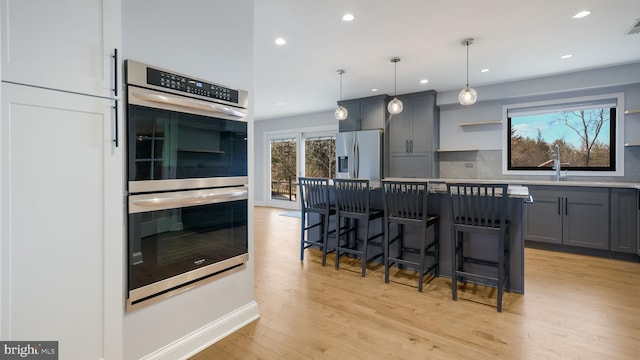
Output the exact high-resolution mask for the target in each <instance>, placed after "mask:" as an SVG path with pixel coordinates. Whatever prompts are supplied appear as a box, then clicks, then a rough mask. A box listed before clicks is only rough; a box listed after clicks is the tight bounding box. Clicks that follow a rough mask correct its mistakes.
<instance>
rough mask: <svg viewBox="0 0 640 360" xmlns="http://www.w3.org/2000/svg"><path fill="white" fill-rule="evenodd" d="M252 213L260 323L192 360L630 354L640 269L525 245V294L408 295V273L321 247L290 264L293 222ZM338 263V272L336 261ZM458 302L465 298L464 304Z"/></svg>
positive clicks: (639, 319) (639, 302)
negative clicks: (498, 299) (325, 255)
mask: <svg viewBox="0 0 640 360" xmlns="http://www.w3.org/2000/svg"><path fill="white" fill-rule="evenodd" d="M281 212H283V210H281V209H273V208H265V207H257V208H256V210H255V218H256V220H255V229H256V232H255V298H256V301H257V303H258V308H259V312H260V315H261V318H260V319H258V320H257V321H254V322H253V323H251V324H249V325H247V326H245V327H244V328H242V329H240V330H239V331H237V332H235V333H234V334H231V335H230V336H228V337H226V338H224V339H222V340H221V341H219V342H218V343H216V344H214V345H212V346H211V347H209V348H207V349H206V350H204V351H203V352H201V353H200V354H198V355H196V356H194V357H193V358H192V359H193V360H203V359H489V358H500V359H607V360H611V359H638V358H640V264H639V263H631V262H623V261H616V260H609V259H601V258H593V257H586V256H579V255H572V254H564V253H556V252H548V251H544V250H536V249H529V248H527V249H526V250H525V294H524V295H521V294H515V293H508V294H506V297H505V299H504V303H503V304H504V305H503V307H504V308H503V312H502V313H498V312H496V309H495V307H494V304H495V292H494V291H492V290H488V289H487V288H483V287H475V286H467V287H466V288H465V289H463V290H462V292H459V295H458V297H459V299H458V301H453V300H451V281H450V280H449V279H446V278H435V279H433V280H432V281H431V282H430V283H427V284H425V286H424V290H423V291H424V292H423V293H419V292H418V290H417V281H416V280H415V278H414V277H413V275H412V274H411V273H395V274H394V276H393V277H392V282H391V283H389V284H385V283H384V269H383V268H382V267H381V266H378V265H370V266H369V268H368V270H367V276H366V277H365V278H362V277H360V274H359V270H358V266H359V263H356V262H353V263H352V264H350V262H351V260H344V261H342V260H341V268H340V270H338V271H336V270H334V257H333V256H331V257H330V260H329V261H328V262H327V266H326V267H322V266H321V263H320V260H321V257H320V256H319V255H320V252H319V251H317V250H306V251H305V259H304V261H303V262H300V260H299V251H300V250H299V246H300V243H299V226H300V219H297V218H291V217H285V216H280V215H279V214H280V213H281ZM342 265H344V267H343V266H342ZM463 299H467V300H463Z"/></svg>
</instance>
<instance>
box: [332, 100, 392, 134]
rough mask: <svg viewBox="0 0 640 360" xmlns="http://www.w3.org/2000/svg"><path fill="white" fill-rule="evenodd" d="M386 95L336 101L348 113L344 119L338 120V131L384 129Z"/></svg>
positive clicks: (386, 114)
mask: <svg viewBox="0 0 640 360" xmlns="http://www.w3.org/2000/svg"><path fill="white" fill-rule="evenodd" d="M387 100H388V96H387V95H377V96H371V97H366V98H361V99H353V100H344V101H338V105H342V106H344V107H345V108H346V109H347V111H348V112H349V115H348V116H347V118H346V119H345V120H342V121H338V130H339V131H357V130H372V129H384V123H385V121H386V119H387V116H388V113H387Z"/></svg>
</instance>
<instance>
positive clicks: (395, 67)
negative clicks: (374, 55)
mask: <svg viewBox="0 0 640 360" xmlns="http://www.w3.org/2000/svg"><path fill="white" fill-rule="evenodd" d="M393 96H394V97H395V96H398V62H397V61H396V62H394V63H393Z"/></svg>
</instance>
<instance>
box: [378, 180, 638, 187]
mask: <svg viewBox="0 0 640 360" xmlns="http://www.w3.org/2000/svg"><path fill="white" fill-rule="evenodd" d="M384 180H401V181H412V180H415V181H429V182H430V183H455V182H468V183H477V184H486V183H490V184H495V183H500V184H509V185H521V186H535V185H540V186H581V187H604V188H622V189H640V183H627V182H615V181H610V182H609V181H554V180H509V179H495V180H494V179H447V178H436V179H417V178H385V179H384Z"/></svg>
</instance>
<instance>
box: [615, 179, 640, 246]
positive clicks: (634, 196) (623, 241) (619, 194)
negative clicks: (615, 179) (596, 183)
mask: <svg viewBox="0 0 640 360" xmlns="http://www.w3.org/2000/svg"><path fill="white" fill-rule="evenodd" d="M638 206H639V205H638V191H637V190H636V189H612V190H611V251H617V252H623V253H630V254H634V253H636V252H637V251H638Z"/></svg>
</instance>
